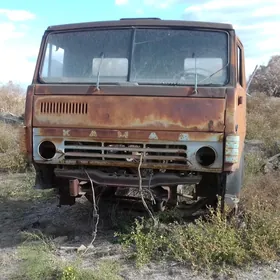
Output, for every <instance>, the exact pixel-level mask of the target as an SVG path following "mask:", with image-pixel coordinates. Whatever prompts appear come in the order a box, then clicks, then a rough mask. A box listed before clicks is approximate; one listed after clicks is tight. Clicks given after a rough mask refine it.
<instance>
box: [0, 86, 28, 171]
mask: <svg viewBox="0 0 280 280" xmlns="http://www.w3.org/2000/svg"><path fill="white" fill-rule="evenodd" d="M24 106H25V94H24V91H23V89H22V88H21V87H20V86H18V85H15V84H13V83H8V84H6V85H4V86H2V87H0V112H1V113H12V114H15V115H17V116H20V115H22V114H23V113H24ZM20 141H22V139H20V137H19V127H18V126H15V125H9V124H5V123H0V162H1V163H0V169H1V170H2V171H3V170H4V171H13V172H18V171H23V170H25V168H26V159H25V157H24V155H23V154H22V153H21V152H20Z"/></svg>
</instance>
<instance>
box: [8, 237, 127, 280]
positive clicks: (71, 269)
mask: <svg viewBox="0 0 280 280" xmlns="http://www.w3.org/2000/svg"><path fill="white" fill-rule="evenodd" d="M24 235H25V237H26V241H25V242H24V243H23V245H22V246H21V247H20V250H19V257H20V260H21V262H20V269H19V271H17V272H16V273H15V275H13V277H12V279H13V280H41V279H46V280H48V279H49V280H52V279H56V280H83V279H92V280H107V279H111V280H121V279H123V278H122V277H120V276H119V270H120V267H119V264H118V263H117V262H115V261H110V260H109V261H99V262H98V266H97V268H95V269H92V268H83V267H82V265H81V263H82V259H81V258H79V256H78V255H77V257H76V258H75V259H74V260H73V261H71V262H69V261H66V260H64V259H63V258H61V257H60V256H59V254H58V248H57V247H56V245H55V244H54V242H53V241H52V239H50V238H47V237H45V236H44V235H43V234H42V233H40V232H38V233H28V232H26V233H24ZM94 266H96V264H94Z"/></svg>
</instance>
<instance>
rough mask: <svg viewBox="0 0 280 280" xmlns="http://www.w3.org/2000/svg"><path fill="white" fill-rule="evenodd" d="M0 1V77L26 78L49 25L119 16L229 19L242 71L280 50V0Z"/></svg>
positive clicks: (26, 81)
mask: <svg viewBox="0 0 280 280" xmlns="http://www.w3.org/2000/svg"><path fill="white" fill-rule="evenodd" d="M1 2H2V3H1V4H0V83H1V82H3V83H5V82H7V81H9V80H12V81H15V82H18V83H21V84H22V85H24V86H26V85H28V84H29V83H30V82H31V79H32V75H33V71H34V66H35V62H36V57H37V54H38V49H39V46H40V41H41V38H42V35H43V32H44V30H45V29H46V28H47V26H49V25H56V24H63V23H74V22H84V21H99V20H111V19H112V20H114V19H119V18H122V17H159V18H162V19H176V20H182V19H184V20H199V21H213V22H224V23H232V24H233V25H234V27H235V28H236V30H237V33H238V36H239V37H240V38H241V40H242V42H243V44H244V46H245V54H246V72H247V75H249V74H250V73H251V72H252V71H253V69H254V67H255V65H256V64H266V63H267V62H268V60H269V58H270V57H271V56H272V55H275V54H279V55H280V0H232V1H230V0H103V1H97V0H79V1H74V0H58V1H55V0H48V1H39V2H38V1H37V0H36V1H35V0H24V1H22V0H10V1H5V3H6V4H3V1H1Z"/></svg>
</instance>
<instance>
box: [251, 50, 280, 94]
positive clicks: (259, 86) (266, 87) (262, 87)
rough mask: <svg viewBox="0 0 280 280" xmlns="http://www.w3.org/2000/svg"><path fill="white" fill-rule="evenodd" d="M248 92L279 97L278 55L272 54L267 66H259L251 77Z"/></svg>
mask: <svg viewBox="0 0 280 280" xmlns="http://www.w3.org/2000/svg"><path fill="white" fill-rule="evenodd" d="M249 92H250V93H253V92H263V93H265V94H266V95H268V96H274V97H280V55H275V56H272V57H271V59H270V60H269V62H268V64H267V66H264V65H262V66H260V68H259V69H258V70H257V71H256V73H255V76H254V77H253V79H252V82H251V85H250V88H249Z"/></svg>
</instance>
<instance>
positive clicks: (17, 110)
mask: <svg viewBox="0 0 280 280" xmlns="http://www.w3.org/2000/svg"><path fill="white" fill-rule="evenodd" d="M24 106H25V92H24V90H23V89H22V88H21V87H20V86H19V85H16V84H13V83H8V84H6V85H3V86H1V87H0V112H1V113H3V112H4V113H7V112H9V113H12V114H15V115H18V116H19V115H22V114H23V112H24Z"/></svg>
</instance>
